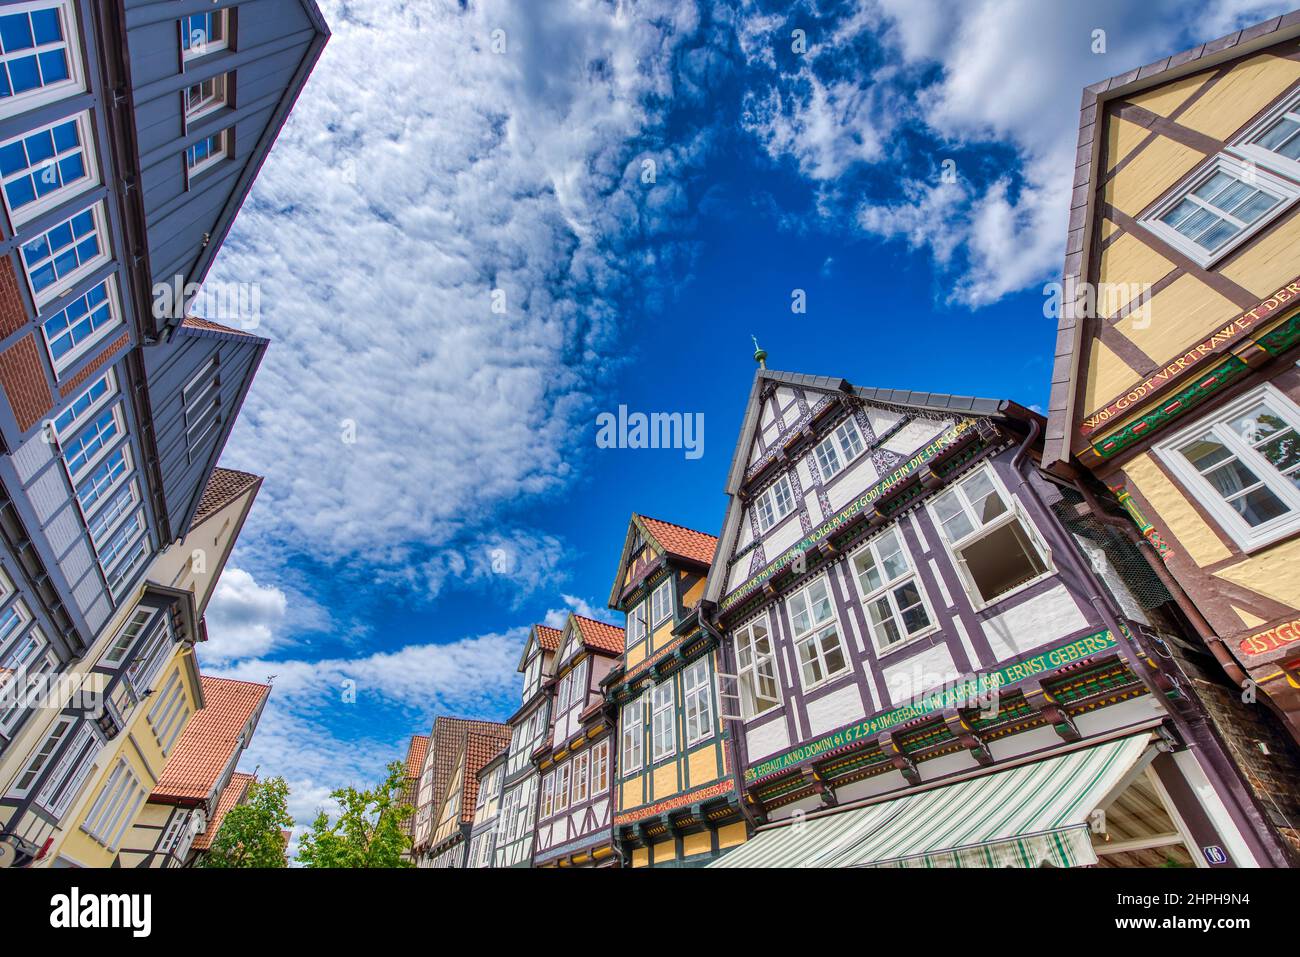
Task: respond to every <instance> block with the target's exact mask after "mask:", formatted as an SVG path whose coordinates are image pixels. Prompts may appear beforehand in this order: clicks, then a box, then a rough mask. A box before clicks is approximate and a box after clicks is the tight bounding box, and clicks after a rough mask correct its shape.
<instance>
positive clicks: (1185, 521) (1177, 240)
mask: <svg viewBox="0 0 1300 957" xmlns="http://www.w3.org/2000/svg"><path fill="white" fill-rule="evenodd" d="M1076 162H1077V164H1078V165H1077V169H1076V170H1075V177H1074V182H1075V184H1076V189H1075V192H1074V198H1073V203H1072V209H1071V216H1070V232H1069V239H1068V244H1069V245H1068V250H1067V257H1066V261H1065V268H1064V281H1063V284H1062V287H1063V290H1064V296H1063V303H1062V304H1063V306H1064V307H1065V308H1063V310H1062V314H1061V319H1060V326H1059V335H1058V339H1057V354H1056V360H1055V368H1054V373H1053V383H1052V394H1051V407H1050V421H1049V425H1048V429H1047V443H1046V449H1045V461H1046V464H1047V465H1048V467H1050V468H1051V469H1053V470H1054V471H1056V472H1058V473H1060V474H1062V475H1069V474H1071V473H1072V472H1073V471H1074V470H1075V469H1076V468H1078V467H1082V468H1083V469H1086V470H1088V471H1090V472H1091V473H1092V474H1093V475H1094V476H1096V477H1097V478H1099V479H1100V480H1101V481H1103V482H1104V483H1105V484H1107V485H1108V486H1110V488H1111V490H1112V491H1113V492H1114V493H1115V494H1116V495H1118V496H1119V498H1120V500H1121V501H1122V502H1123V503H1124V504H1125V506H1126V508H1127V509H1128V512H1129V514H1130V516H1131V517H1132V519H1133V522H1134V523H1135V525H1136V527H1137V528H1138V529H1139V530H1140V532H1141V534H1142V535H1143V536H1144V537H1145V540H1146V541H1147V543H1148V545H1147V548H1148V550H1149V551H1150V553H1151V554H1152V556H1153V562H1154V563H1156V564H1157V565H1160V566H1162V567H1163V568H1164V569H1167V572H1168V575H1169V577H1170V579H1171V580H1173V581H1176V583H1177V584H1176V585H1172V586H1171V587H1172V588H1173V590H1174V593H1175V595H1176V596H1177V597H1178V599H1179V601H1180V603H1181V606H1182V611H1183V613H1184V615H1185V617H1186V618H1187V620H1188V622H1189V623H1190V626H1191V631H1192V635H1191V640H1192V641H1193V642H1195V643H1196V644H1197V645H1198V646H1199V648H1200V649H1202V650H1203V651H1204V653H1205V656H1206V657H1209V656H1213V659H1212V660H1211V662H1210V665H1209V668H1210V669H1211V670H1213V671H1215V672H1218V674H1217V675H1214V676H1211V675H1205V676H1204V684H1205V686H1206V693H1205V695H1204V698H1205V701H1206V704H1207V707H1209V708H1210V710H1211V712H1212V716H1213V717H1214V720H1215V721H1216V723H1217V724H1218V726H1219V727H1220V729H1221V731H1222V733H1223V737H1224V738H1225V740H1226V741H1227V742H1228V746H1229V747H1230V748H1231V749H1232V751H1233V754H1234V757H1235V759H1236V760H1237V761H1238V762H1239V764H1240V765H1241V766H1242V767H1243V768H1244V769H1246V772H1247V775H1248V777H1249V778H1250V779H1251V780H1252V781H1254V782H1255V783H1256V786H1257V788H1258V790H1259V791H1260V794H1261V796H1262V798H1263V803H1264V806H1265V807H1266V808H1268V809H1269V811H1270V813H1271V814H1272V815H1273V820H1274V823H1275V824H1277V825H1278V826H1280V827H1282V828H1283V829H1284V830H1285V833H1287V834H1288V835H1289V837H1290V840H1291V841H1292V843H1293V844H1294V845H1295V847H1297V848H1300V830H1297V825H1296V821H1298V820H1300V750H1298V749H1297V747H1296V742H1297V740H1300V491H1297V487H1298V482H1300V479H1298V476H1300V441H1298V440H1297V433H1300V371H1298V370H1297V365H1296V360H1297V358H1300V349H1298V348H1297V347H1298V346H1300V253H1298V252H1297V250H1298V249H1300V13H1292V14H1289V15H1288V16H1285V17H1280V18H1274V19H1272V20H1269V21H1267V22H1265V23H1261V24H1258V25H1257V26H1255V27H1251V28H1249V29H1246V30H1242V31H1240V32H1238V33H1233V34H1231V35H1229V36H1226V37H1222V38H1220V39H1218V40H1215V41H1212V42H1209V43H1206V44H1203V45H1201V46H1198V47H1195V48H1194V49H1192V50H1188V51H1185V52H1183V53H1180V54H1177V55H1175V56H1172V57H1168V58H1166V59H1164V60H1160V61H1158V62H1156V63H1152V64H1150V65H1148V66H1146V67H1143V68H1142V69H1140V70H1134V71H1132V72H1131V73H1127V74H1125V75H1123V76H1118V77H1114V78H1112V79H1110V80H1106V81H1102V82H1100V83H1097V84H1095V85H1093V86H1090V87H1088V89H1087V90H1085V91H1084V96H1083V104H1082V112H1081V114H1080V122H1079V151H1078V156H1077V160H1076ZM1225 678H1226V680H1225ZM1243 697H1245V698H1246V699H1247V703H1246V704H1244V705H1243V703H1242V698H1243ZM1256 697H1257V698H1258V704H1256V703H1255V698H1256Z"/></svg>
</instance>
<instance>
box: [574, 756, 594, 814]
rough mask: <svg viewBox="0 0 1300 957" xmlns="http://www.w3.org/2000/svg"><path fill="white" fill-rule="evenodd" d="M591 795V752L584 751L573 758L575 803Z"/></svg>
mask: <svg viewBox="0 0 1300 957" xmlns="http://www.w3.org/2000/svg"><path fill="white" fill-rule="evenodd" d="M590 796H591V752H590V751H583V752H582V754H579V755H578V756H577V757H575V758H574V759H573V801H572V803H573V804H580V803H582V802H583V801H585V800H587V798H588V797H590Z"/></svg>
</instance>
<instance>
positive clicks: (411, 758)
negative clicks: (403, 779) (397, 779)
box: [406, 734, 429, 780]
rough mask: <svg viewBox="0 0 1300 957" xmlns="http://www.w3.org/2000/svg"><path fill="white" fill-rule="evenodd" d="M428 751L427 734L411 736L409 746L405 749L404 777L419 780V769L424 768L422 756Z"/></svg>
mask: <svg viewBox="0 0 1300 957" xmlns="http://www.w3.org/2000/svg"><path fill="white" fill-rule="evenodd" d="M428 750H429V736H428V735H427V734H413V735H411V746H410V747H409V748H407V749H406V776H407V777H408V778H414V779H417V780H418V779H419V777H420V769H421V768H422V767H424V755H425V753H426V752H427V751H428Z"/></svg>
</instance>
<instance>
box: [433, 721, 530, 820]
mask: <svg viewBox="0 0 1300 957" xmlns="http://www.w3.org/2000/svg"><path fill="white" fill-rule="evenodd" d="M502 730H504V732H505V736H506V740H507V741H509V738H510V727H509V725H505V724H501V723H500V722H497V721H475V720H472V719H469V718H449V717H446V716H439V717H437V718H435V719H434V721H433V733H432V734H431V735H430V736H429V745H428V747H429V751H428V753H427V755H426V758H425V765H426V766H428V765H429V762H432V767H433V797H432V807H433V809H434V811H435V812H436V811H438V810H440V809H441V808H442V802H443V801H444V800H446V797H447V785H448V783H449V782H450V780H451V775H452V772H453V771H454V770H455V769H456V762H457V761H459V760H460V759H461V756H462V755H463V754H464V751H465V742H466V740H467V739H468V737H469V735H470V734H480V735H486V736H489V737H491V736H493V735H499V733H500V732H501V731H502ZM433 820H434V824H435V826H436V825H437V821H438V814H436V813H435V814H434V815H433Z"/></svg>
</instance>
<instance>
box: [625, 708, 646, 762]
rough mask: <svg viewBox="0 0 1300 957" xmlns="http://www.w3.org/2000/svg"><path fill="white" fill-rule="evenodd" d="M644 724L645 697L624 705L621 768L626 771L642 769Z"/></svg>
mask: <svg viewBox="0 0 1300 957" xmlns="http://www.w3.org/2000/svg"><path fill="white" fill-rule="evenodd" d="M644 723H645V700H644V696H643V697H641V698H637V699H636V700H635V701H629V702H628V703H627V704H625V705H623V719H622V722H621V723H620V727H621V728H622V729H623V761H622V764H621V765H620V767H622V769H623V770H624V771H635V770H637V769H638V768H639V767H641V759H642V752H641V748H642V745H643V744H644V741H643V739H644V737H645V729H644Z"/></svg>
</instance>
